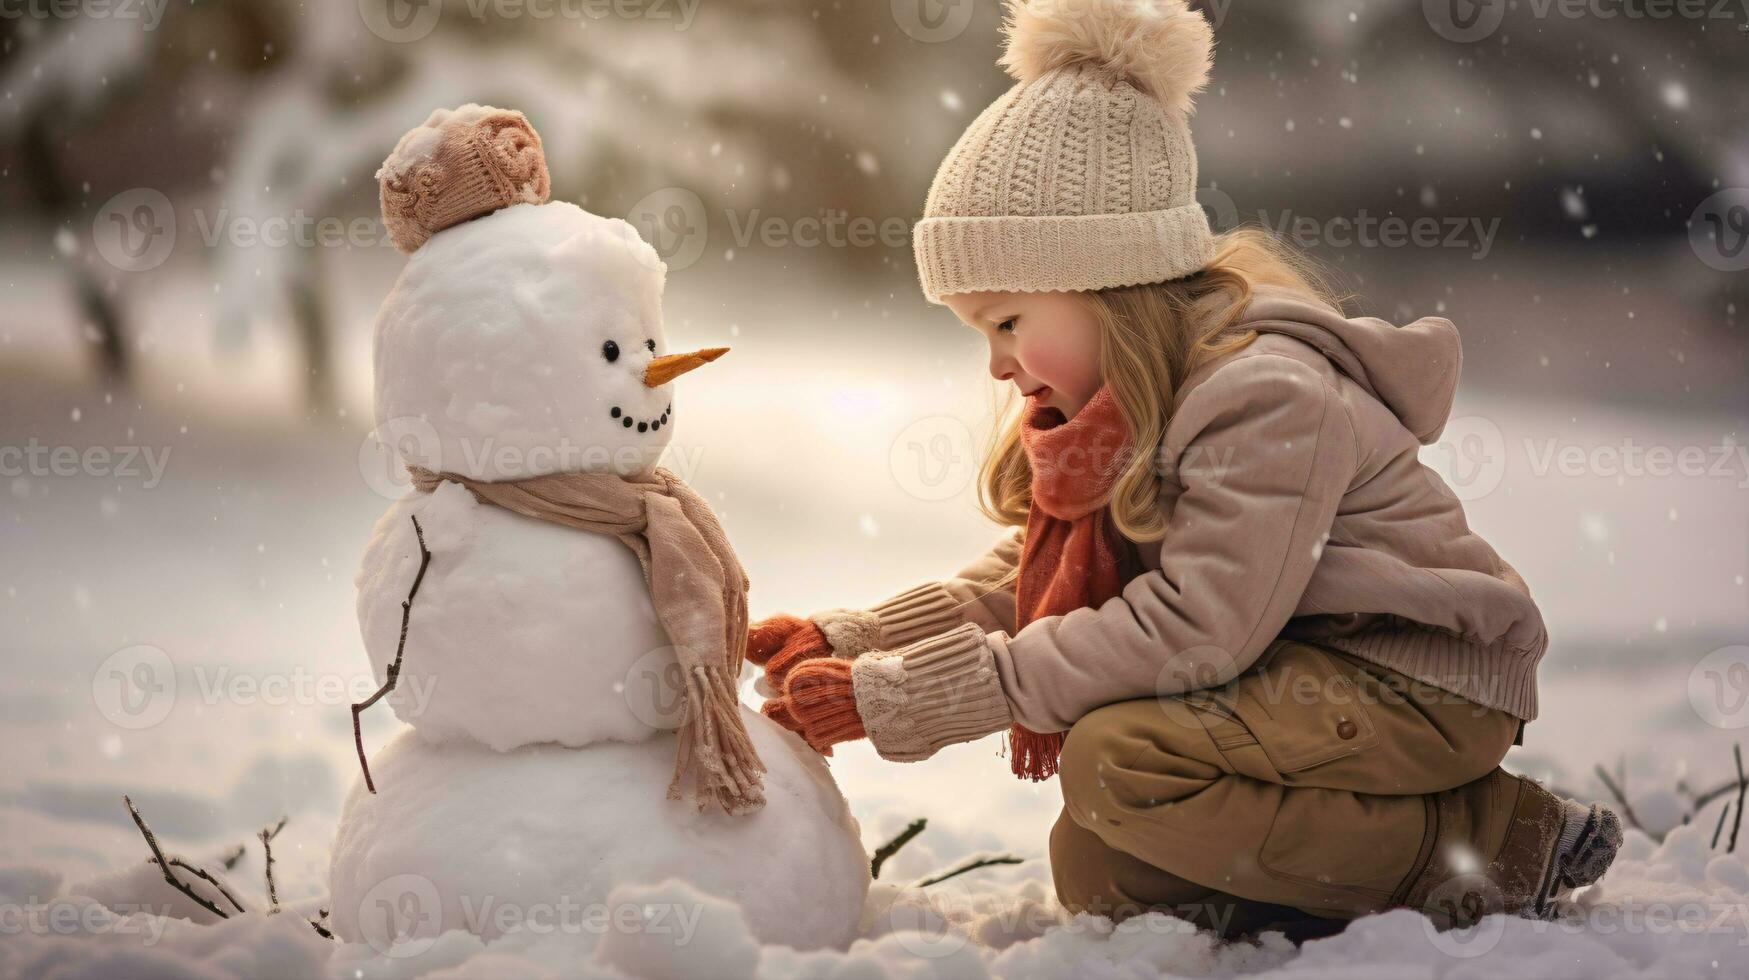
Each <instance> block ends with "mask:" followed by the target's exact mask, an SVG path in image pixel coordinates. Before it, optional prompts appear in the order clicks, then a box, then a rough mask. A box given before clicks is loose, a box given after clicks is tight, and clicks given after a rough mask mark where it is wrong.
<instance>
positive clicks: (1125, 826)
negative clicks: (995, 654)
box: [1051, 641, 1519, 936]
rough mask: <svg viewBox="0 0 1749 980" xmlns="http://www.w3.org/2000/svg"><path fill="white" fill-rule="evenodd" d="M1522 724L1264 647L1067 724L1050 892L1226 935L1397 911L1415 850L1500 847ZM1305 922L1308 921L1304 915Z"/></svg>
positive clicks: (1478, 853) (1461, 851) (1371, 668)
mask: <svg viewBox="0 0 1749 980" xmlns="http://www.w3.org/2000/svg"><path fill="white" fill-rule="evenodd" d="M1518 725H1519V723H1518V719H1516V718H1515V717H1513V716H1512V715H1509V714H1507V713H1505V712H1502V711H1496V710H1493V709H1489V708H1484V707H1481V706H1479V705H1477V704H1474V703H1473V702H1470V701H1466V700H1464V699H1463V698H1460V697H1458V696H1457V695H1455V694H1451V693H1449V692H1446V691H1443V690H1441V689H1439V688H1435V687H1433V686H1431V685H1428V684H1424V683H1422V682H1419V681H1416V680H1412V679H1410V678H1408V677H1406V676H1404V675H1402V674H1399V673H1396V672H1395V671H1391V670H1389V669H1387V668H1384V667H1379V666H1377V665H1374V664H1370V663H1368V662H1366V661H1364V660H1360V659H1358V658H1355V657H1351V656H1349V655H1347V654H1344V653H1340V652H1337V651H1334V650H1329V649H1326V648H1323V647H1318V646H1312V645H1309V644H1304V643H1293V642H1286V641H1282V642H1278V643H1277V644H1276V645H1275V646H1274V647H1272V648H1271V650H1270V651H1268V652H1267V653H1265V655H1264V658H1263V659H1262V660H1261V661H1260V663H1259V665H1258V666H1255V667H1253V668H1252V669H1251V670H1250V671H1247V672H1246V673H1245V674H1243V675H1241V676H1240V677H1239V678H1237V679H1235V680H1234V681H1232V682H1230V683H1229V684H1227V685H1225V686H1222V687H1219V688H1215V689H1211V690H1204V691H1197V692H1194V693H1192V694H1190V695H1186V696H1184V697H1163V698H1146V699H1142V700H1136V701H1122V702H1118V703H1116V704H1111V705H1107V706H1105V707H1103V708H1100V709H1098V710H1096V711H1092V712H1090V713H1088V714H1087V716H1086V717H1084V718H1082V720H1081V721H1079V722H1077V723H1076V724H1075V726H1074V727H1073V728H1072V729H1070V732H1069V737H1068V741H1067V743H1066V744H1065V746H1064V749H1063V762H1062V770H1061V779H1062V788H1063V813H1062V815H1061V816H1060V817H1059V818H1058V820H1057V825H1056V827H1055V829H1054V830H1053V831H1052V833H1051V870H1052V875H1053V877H1054V879H1055V882H1056V887H1057V895H1058V898H1059V899H1060V900H1061V901H1062V903H1063V905H1064V906H1065V907H1067V908H1069V909H1070V910H1072V911H1087V912H1094V913H1097V914H1102V915H1108V916H1111V917H1112V918H1113V919H1117V920H1122V919H1124V918H1127V917H1129V916H1131V915H1135V914H1139V913H1141V912H1146V911H1149V910H1150V909H1157V910H1161V911H1168V912H1172V913H1173V914H1176V915H1179V916H1181V917H1184V918H1187V919H1189V920H1190V921H1192V922H1195V923H1196V924H1197V925H1199V926H1202V927H1205V928H1210V929H1214V930H1215V931H1217V932H1220V933H1222V934H1224V935H1228V936H1235V935H1241V934H1245V933H1250V932H1254V931H1257V930H1259V929H1263V928H1270V927H1280V928H1286V929H1287V930H1288V931H1289V934H1290V935H1293V934H1294V933H1295V932H1296V924H1297V925H1298V927H1299V928H1298V931H1299V933H1300V934H1302V935H1315V934H1317V931H1318V929H1319V925H1318V924H1319V923H1322V924H1323V925H1326V926H1335V927H1339V926H1340V921H1336V922H1331V921H1330V920H1345V919H1350V918H1353V917H1355V916H1358V915H1364V914H1367V913H1369V912H1377V911H1381V910H1384V909H1387V908H1391V907H1393V906H1396V905H1401V904H1403V902H1404V899H1405V898H1406V896H1407V895H1408V894H1409V892H1410V890H1411V889H1412V887H1413V886H1414V884H1415V882H1416V880H1417V879H1418V878H1419V877H1420V876H1421V875H1422V873H1423V872H1424V871H1426V870H1427V868H1428V864H1429V861H1430V860H1432V859H1433V858H1434V855H1435V853H1436V852H1437V853H1438V859H1439V860H1440V861H1442V862H1445V863H1446V864H1447V865H1452V864H1457V865H1460V866H1461V865H1463V864H1465V863H1467V862H1468V861H1470V860H1474V861H1475V863H1476V865H1477V866H1478V867H1480V866H1482V865H1485V864H1486V863H1487V862H1489V861H1490V860H1492V859H1493V858H1494V857H1495V856H1496V854H1498V853H1499V851H1500V849H1501V845H1502V843H1503V842H1504V840H1505V836H1506V831H1507V828H1508V825H1509V824H1510V822H1511V817H1512V808H1513V804H1514V802H1515V800H1516V798H1517V794H1516V789H1515V785H1516V780H1515V777H1511V776H1508V775H1507V774H1506V773H1504V772H1503V771H1500V770H1498V769H1497V768H1496V767H1497V766H1498V764H1499V762H1500V760H1501V758H1502V757H1504V756H1505V754H1506V750H1507V749H1508V748H1509V747H1510V746H1511V745H1512V743H1513V741H1514V738H1515V737H1516V735H1517V732H1518ZM1308 925H1310V928H1309V929H1308V928H1306V927H1307V926H1308Z"/></svg>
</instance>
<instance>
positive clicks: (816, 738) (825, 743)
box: [760, 657, 868, 755]
mask: <svg viewBox="0 0 1749 980" xmlns="http://www.w3.org/2000/svg"><path fill="white" fill-rule="evenodd" d="M760 711H761V712H763V713H764V715H765V717H767V718H770V719H771V720H772V721H775V722H777V723H778V724H780V725H782V726H783V727H785V728H787V729H789V730H790V731H792V732H795V733H796V734H797V735H800V736H801V737H802V738H803V739H805V740H806V741H807V743H808V744H809V745H810V746H812V747H813V749H814V751H816V752H818V753H820V754H821V755H831V754H832V746H833V744H834V743H837V742H848V741H850V740H851V739H857V738H866V737H867V735H868V733H867V732H866V731H864V730H863V727H862V716H861V715H859V714H857V711H856V687H855V685H854V684H853V683H852V681H851V677H850V661H848V660H840V659H838V658H837V657H821V658H815V659H812V660H807V661H804V662H802V663H800V664H798V665H796V666H795V667H793V668H791V670H790V671H789V677H788V680H787V681H786V682H785V684H784V691H783V697H781V698H778V699H775V700H772V701H767V702H765V705H764V707H762V708H761V709H760Z"/></svg>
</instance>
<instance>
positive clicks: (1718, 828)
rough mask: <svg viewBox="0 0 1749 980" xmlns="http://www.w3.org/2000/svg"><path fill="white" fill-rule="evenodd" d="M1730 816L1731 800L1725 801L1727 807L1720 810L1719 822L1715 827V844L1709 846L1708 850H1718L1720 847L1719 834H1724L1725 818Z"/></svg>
mask: <svg viewBox="0 0 1749 980" xmlns="http://www.w3.org/2000/svg"><path fill="white" fill-rule="evenodd" d="M1730 815H1731V803H1730V801H1729V800H1727V801H1725V805H1724V806H1723V807H1720V808H1719V822H1718V823H1716V824H1714V825H1713V842H1712V844H1711V845H1709V848H1708V849H1709V850H1715V849H1717V848H1718V846H1719V834H1721V833H1723V832H1724V829H1725V818H1726V817H1728V816H1730Z"/></svg>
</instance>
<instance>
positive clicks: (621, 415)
mask: <svg viewBox="0 0 1749 980" xmlns="http://www.w3.org/2000/svg"><path fill="white" fill-rule="evenodd" d="M673 411H674V403H673V402H669V403H668V407H667V408H664V409H662V414H661V415H659V416H657V417H656V418H654V419H651V420H649V421H644V422H638V421H634V420H633V419H632V417H631V416H630V415H628V414H626V413H625V412H623V411H621V410H620V407H619V406H618V405H615V406H613V409H612V410H611V411H609V412H608V413H607V414H609V415H611V416H613V417H614V418H616V419H619V424H620V425H622V426H624V427H625V428H628V429H629V428H631V427H632V426H634V425H635V426H637V427H638V431H639V432H655V431H656V430H657V429H660V428H662V427H663V426H664V425H667V424H668V415H669V413H670V412H673Z"/></svg>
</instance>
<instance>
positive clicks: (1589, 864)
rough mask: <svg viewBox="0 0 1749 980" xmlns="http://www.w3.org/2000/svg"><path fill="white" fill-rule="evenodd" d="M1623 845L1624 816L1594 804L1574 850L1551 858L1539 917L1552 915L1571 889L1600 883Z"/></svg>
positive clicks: (1540, 902) (1544, 917)
mask: <svg viewBox="0 0 1749 980" xmlns="http://www.w3.org/2000/svg"><path fill="white" fill-rule="evenodd" d="M1621 844H1622V829H1621V818H1620V817H1618V816H1616V815H1615V811H1614V810H1611V809H1610V808H1609V807H1606V806H1604V805H1603V804H1601V803H1594V804H1592V805H1591V813H1590V814H1589V815H1588V816H1586V818H1585V826H1584V827H1583V828H1581V829H1580V831H1579V839H1578V840H1577V841H1575V842H1574V843H1573V849H1572V850H1571V851H1568V852H1566V853H1564V854H1562V853H1557V854H1555V855H1554V857H1553V858H1552V859H1551V860H1550V861H1549V873H1548V878H1547V880H1546V881H1545V883H1544V886H1543V892H1542V895H1541V897H1539V898H1538V900H1537V902H1536V904H1535V906H1534V911H1535V915H1536V917H1537V918H1543V919H1546V918H1550V917H1552V916H1553V915H1554V913H1555V906H1556V903H1557V902H1559V901H1560V900H1561V899H1563V898H1565V897H1566V896H1567V894H1568V893H1569V892H1571V891H1573V890H1574V889H1575V888H1583V887H1585V886H1586V885H1591V884H1596V883H1597V881H1598V880H1599V879H1601V878H1602V877H1603V875H1604V872H1606V871H1608V870H1609V866H1610V865H1611V864H1614V863H1615V854H1616V852H1617V851H1619V850H1620V849H1621Z"/></svg>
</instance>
